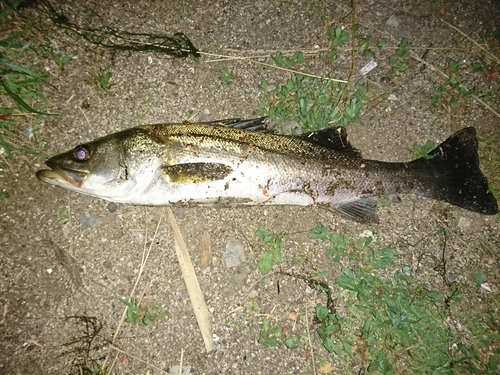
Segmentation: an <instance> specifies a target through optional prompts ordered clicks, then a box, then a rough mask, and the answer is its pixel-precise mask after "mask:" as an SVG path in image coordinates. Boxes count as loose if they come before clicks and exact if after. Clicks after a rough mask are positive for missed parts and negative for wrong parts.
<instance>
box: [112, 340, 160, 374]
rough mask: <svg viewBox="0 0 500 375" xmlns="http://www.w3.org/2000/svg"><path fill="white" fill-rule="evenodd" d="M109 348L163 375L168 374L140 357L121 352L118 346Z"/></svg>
mask: <svg viewBox="0 0 500 375" xmlns="http://www.w3.org/2000/svg"><path fill="white" fill-rule="evenodd" d="M109 348H110V349H113V350H116V351H117V352H118V353H122V354H125V355H126V356H127V357H130V358H133V359H135V360H136V361H139V362H141V363H144V364H145V365H147V366H149V367H151V368H152V369H155V370H158V371H160V372H163V373H165V374H167V371H165V370H163V369H161V368H159V367H156V366H155V365H152V364H151V363H149V362H146V361H145V360H143V359H140V358H139V357H137V356H135V355H133V354H130V353H128V352H126V351H124V350H121V349H120V348H118V347H116V346H114V345H109ZM103 368H104V367H103Z"/></svg>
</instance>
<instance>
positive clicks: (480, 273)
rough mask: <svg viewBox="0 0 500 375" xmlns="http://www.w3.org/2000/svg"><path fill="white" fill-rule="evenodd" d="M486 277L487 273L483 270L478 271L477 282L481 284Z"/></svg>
mask: <svg viewBox="0 0 500 375" xmlns="http://www.w3.org/2000/svg"><path fill="white" fill-rule="evenodd" d="M485 279H486V275H485V274H484V273H482V272H478V273H477V274H476V284H477V285H481V284H482V283H483V281H484V280H485Z"/></svg>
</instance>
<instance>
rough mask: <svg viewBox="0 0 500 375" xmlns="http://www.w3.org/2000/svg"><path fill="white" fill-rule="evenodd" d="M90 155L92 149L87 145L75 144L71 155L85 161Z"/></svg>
mask: <svg viewBox="0 0 500 375" xmlns="http://www.w3.org/2000/svg"><path fill="white" fill-rule="evenodd" d="M91 156H92V151H91V149H90V146H89V145H80V146H76V147H75V149H74V150H73V157H74V158H75V159H76V160H77V161H87V160H89V159H90V157H91Z"/></svg>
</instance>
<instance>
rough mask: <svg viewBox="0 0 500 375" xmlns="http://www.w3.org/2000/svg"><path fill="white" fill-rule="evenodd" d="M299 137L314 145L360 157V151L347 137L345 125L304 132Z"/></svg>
mask: <svg viewBox="0 0 500 375" xmlns="http://www.w3.org/2000/svg"><path fill="white" fill-rule="evenodd" d="M301 138H302V139H303V140H305V141H308V142H311V143H313V144H315V145H318V146H322V147H326V148H330V149H332V150H335V151H338V152H342V153H343V154H345V155H349V156H356V157H361V153H360V152H359V151H358V150H356V149H355V148H354V147H352V145H351V143H350V142H349V139H348V137H347V131H346V130H345V127H341V126H339V127H336V128H329V129H323V130H319V131H315V132H311V133H304V134H302V135H301Z"/></svg>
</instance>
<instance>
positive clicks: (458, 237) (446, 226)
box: [431, 213, 479, 258]
mask: <svg viewBox="0 0 500 375" xmlns="http://www.w3.org/2000/svg"><path fill="white" fill-rule="evenodd" d="M431 215H432V216H434V219H436V220H437V222H438V223H439V224H441V225H442V226H443V227H445V228H446V230H447V231H448V232H450V233H451V234H453V235H454V236H455V237H456V238H457V239H458V240H459V241H460V242H461V243H462V244H463V245H464V246H465V247H467V248H468V249H469V250H470V251H471V252H472V253H474V255H475V256H476V257H478V258H479V256H478V255H477V253H476V251H475V250H474V249H473V248H472V247H471V246H470V245H469V244H468V243H467V242H465V240H464V239H462V237H460V236H459V235H458V234H456V233H455V232H454V231H452V230H451V229H450V227H449V226H448V225H446V224H445V223H444V222H443V221H442V220H440V219H439V218H438V217H437V216H436V215H435V214H432V213H431Z"/></svg>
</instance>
